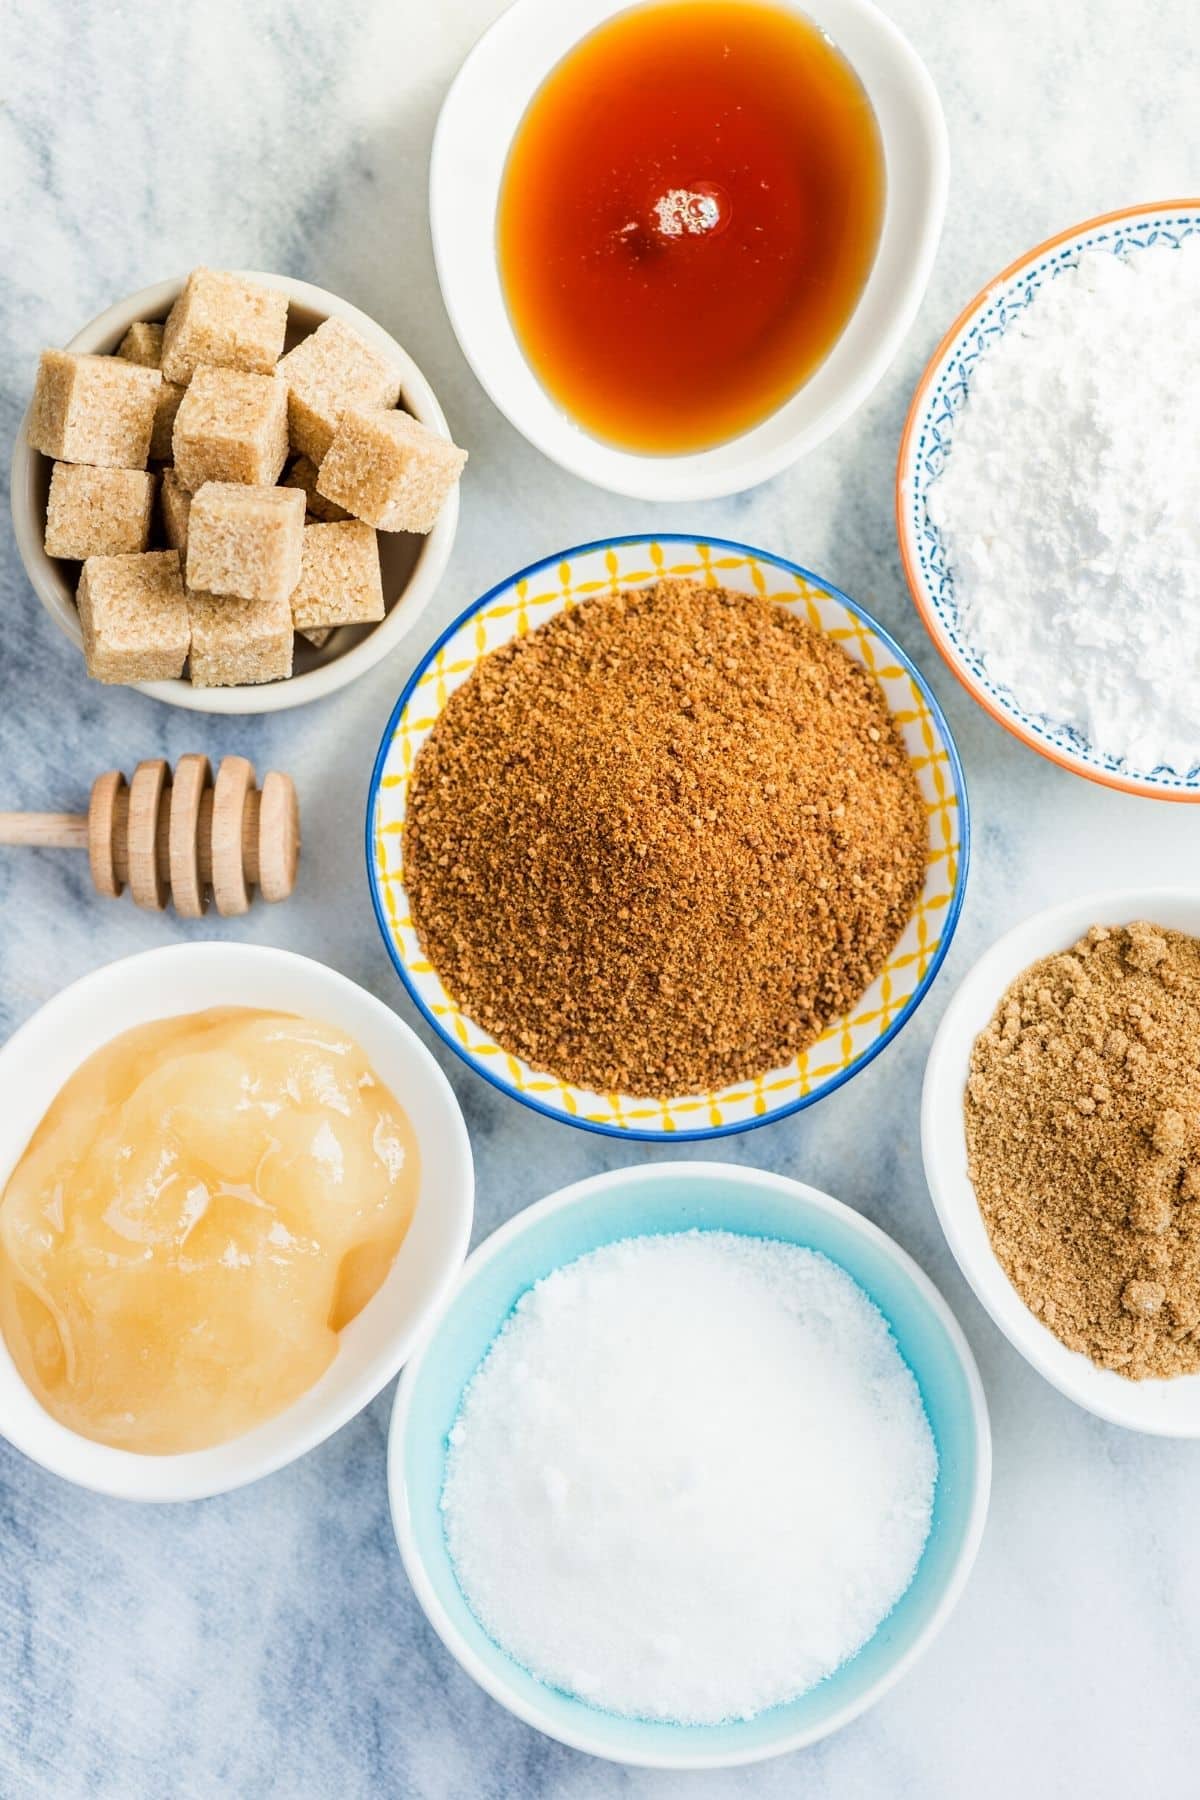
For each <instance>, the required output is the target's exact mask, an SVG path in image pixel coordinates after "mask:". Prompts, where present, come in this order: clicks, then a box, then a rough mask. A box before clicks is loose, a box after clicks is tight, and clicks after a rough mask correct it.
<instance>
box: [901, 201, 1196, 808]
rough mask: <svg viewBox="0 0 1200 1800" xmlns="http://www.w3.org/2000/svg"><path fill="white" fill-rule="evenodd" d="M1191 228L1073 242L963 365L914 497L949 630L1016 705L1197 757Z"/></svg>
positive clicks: (1125, 754) (1140, 747) (1139, 746)
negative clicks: (1053, 270) (923, 486)
mask: <svg viewBox="0 0 1200 1800" xmlns="http://www.w3.org/2000/svg"><path fill="white" fill-rule="evenodd" d="M1197 367H1200V236H1193V237H1191V238H1188V239H1185V240H1183V242H1182V243H1181V244H1180V246H1179V247H1178V248H1176V249H1169V248H1167V247H1165V246H1164V247H1157V246H1151V247H1148V248H1145V249H1140V250H1136V251H1134V252H1132V253H1129V254H1126V255H1123V256H1118V255H1113V254H1111V253H1107V252H1090V253H1088V254H1085V255H1084V256H1083V257H1082V258H1081V259H1080V262H1079V264H1078V266H1077V267H1076V268H1073V269H1069V270H1064V271H1063V272H1062V273H1061V274H1059V275H1058V276H1057V277H1055V278H1054V279H1053V280H1047V281H1046V283H1045V285H1044V287H1043V288H1042V290H1041V292H1040V293H1039V294H1038V295H1037V297H1036V298H1035V299H1034V300H1033V301H1032V302H1031V303H1030V305H1029V306H1028V307H1027V308H1026V310H1025V311H1024V312H1023V313H1022V314H1021V315H1020V316H1019V318H1018V319H1017V321H1015V322H1014V323H1012V324H1010V325H1009V327H1008V329H1007V330H1006V331H1005V332H1004V333H1003V335H1002V336H1001V337H1000V338H999V339H998V340H997V341H996V342H995V343H994V344H992V345H991V346H990V347H989V348H988V349H987V350H986V351H985V352H984V354H983V355H982V356H980V358H979V360H978V362H977V363H976V364H975V368H974V371H973V373H972V376H971V384H970V391H969V396H968V399H967V402H966V405H965V406H964V407H963V408H962V410H961V412H960V413H959V414H958V416H957V418H956V421H955V426H954V438H953V444H952V448H951V451H950V454H949V456H948V458H947V461H946V466H945V469H944V472H943V473H942V475H941V477H940V478H939V479H938V480H937V481H935V482H934V483H933V484H932V485H931V487H930V489H929V494H928V510H929V515H930V518H931V520H932V521H933V523H934V524H935V525H936V526H937V527H938V528H939V530H940V531H941V533H942V536H943V540H944V543H945V547H946V552H947V559H948V562H949V565H950V568H951V571H952V574H953V577H954V591H955V599H956V601H957V605H958V610H959V626H960V630H961V633H962V635H963V637H964V639H965V640H966V642H967V643H968V644H969V645H970V646H971V647H972V649H973V650H974V651H975V652H976V654H978V655H979V657H980V658H981V660H982V663H983V666H984V668H985V670H986V671H987V673H988V675H989V676H990V677H991V679H992V680H993V681H995V682H996V683H997V684H999V685H1001V686H1003V687H1006V688H1008V689H1009V691H1010V692H1011V694H1012V696H1013V698H1014V700H1015V701H1016V703H1017V705H1018V706H1019V707H1020V708H1021V710H1022V711H1024V712H1026V713H1030V714H1042V715H1045V716H1046V717H1047V718H1048V719H1050V720H1051V721H1053V722H1055V723H1058V724H1064V725H1069V726H1072V727H1074V729H1075V730H1077V731H1078V732H1080V733H1081V734H1082V735H1083V736H1085V737H1086V738H1087V739H1088V740H1089V742H1090V744H1091V745H1092V747H1093V748H1094V749H1096V750H1097V751H1100V752H1101V753H1104V754H1106V755H1108V756H1110V757H1112V758H1114V759H1117V760H1120V761H1124V763H1125V764H1126V766H1127V767H1129V768H1131V769H1138V770H1143V771H1150V770H1153V769H1155V768H1157V767H1161V766H1166V767H1167V768H1170V769H1172V770H1174V771H1175V772H1176V773H1178V774H1181V775H1182V774H1186V773H1187V772H1188V770H1189V769H1190V768H1192V767H1194V766H1195V765H1196V764H1197V762H1200V656H1197V654H1196V648H1195V646H1196V634H1197V628H1198V626H1200V386H1198V384H1197V381H1196V373H1195V371H1196V369H1197Z"/></svg>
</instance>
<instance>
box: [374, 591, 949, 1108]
mask: <svg viewBox="0 0 1200 1800" xmlns="http://www.w3.org/2000/svg"><path fill="white" fill-rule="evenodd" d="M927 842H928V826H927V822H926V816H925V808H924V804H923V801H922V798H921V793H920V789H919V787H918V785H917V778H916V775H915V774H914V772H913V768H912V765H911V763H910V761H909V759H908V755H907V753H906V751H905V747H904V744H903V742H902V740H901V738H900V735H899V733H898V730H897V728H896V725H895V723H894V721H893V719H892V717H891V714H890V713H889V711H888V708H887V704H886V702H885V700H884V697H883V695H882V693H881V691H880V689H879V687H878V685H877V684H876V682H875V681H874V679H873V678H872V676H871V675H870V674H869V673H868V672H867V670H865V669H864V668H863V667H862V665H861V664H859V663H856V662H854V661H852V660H851V658H850V657H849V656H847V655H846V653H845V652H844V651H843V650H842V649H841V648H840V647H839V646H838V645H837V644H836V643H834V642H833V641H832V639H830V638H829V637H826V636H825V635H824V634H823V633H822V632H820V631H818V630H816V629H814V628H812V627H810V626H809V625H807V624H806V623H804V622H803V621H802V620H800V619H797V618H795V617H794V616H793V615H792V614H791V613H790V612H789V611H788V609H787V608H786V607H783V606H779V605H775V604H773V603H771V602H770V601H767V600H760V599H758V598H756V597H754V596H751V595H746V594H739V593H732V592H729V591H727V590H725V589H722V588H716V587H713V588H707V587H702V586H699V585H696V584H692V583H688V582H684V581H664V582H661V583H659V584H658V586H657V587H654V588H642V589H636V590H631V591H629V592H625V593H618V594H611V595H605V596H597V597H596V598H595V599H591V600H588V601H586V602H585V603H584V604H582V605H578V606H575V607H572V608H570V609H569V610H566V611H563V612H561V613H559V614H557V615H556V616H555V617H554V618H552V619H551V620H550V621H549V622H548V623H546V624H544V625H542V626H540V627H539V628H538V629H537V630H535V631H531V632H529V633H528V634H527V635H526V636H524V637H521V638H516V639H514V640H513V641H512V642H511V643H509V644H506V645H505V646H504V647H503V648H501V649H499V650H496V651H494V652H493V653H492V654H491V655H489V656H486V657H484V659H483V660H482V661H481V662H480V663H479V665H478V666H477V667H476V669H475V670H474V672H473V673H472V674H471V675H470V676H469V677H468V679H467V680H466V681H465V682H463V684H462V685H461V686H460V687H459V688H457V689H456V690H455V692H454V693H453V694H451V696H450V698H449V700H448V702H447V704H446V706H445V708H444V710H443V712H442V713H441V715H440V717H439V718H438V721H437V724H436V725H435V727H434V729H433V732H432V733H431V735H430V736H429V738H428V739H427V741H426V743H425V744H424V746H423V748H422V750H421V752H420V755H419V757H418V759H417V762H416V766H415V769H414V773H413V779H412V784H411V787H410V790H409V796H408V807H407V824H406V831H405V837H404V881H405V887H406V890H407V893H408V897H409V900H410V902H411V906H412V914H413V919H414V922H415V924H416V927H417V931H418V933H419V935H420V939H421V944H422V948H423V951H424V953H425V955H426V956H427V957H428V959H429V961H430V962H431V963H432V964H433V966H434V968H435V969H436V970H437V972H438V974H439V975H440V976H441V978H442V980H443V982H444V983H445V985H446V988H447V990H448V991H449V993H450V994H451V995H452V996H453V998H454V1000H455V1002H456V1004H457V1005H458V1006H459V1007H460V1008H461V1010H462V1011H463V1012H464V1013H466V1014H467V1015H468V1016H469V1017H470V1018H471V1019H473V1020H475V1021H476V1023H477V1024H479V1025H481V1026H483V1028H484V1029H485V1030H486V1031H488V1032H490V1033H491V1034H492V1036H493V1037H495V1038H496V1039H497V1040H498V1041H499V1042H500V1043H501V1044H502V1045H503V1046H504V1048H505V1049H507V1050H510V1051H511V1052H512V1053H513V1054H515V1055H519V1056H522V1057H524V1058H525V1060H526V1061H527V1062H528V1063H530V1064H531V1065H532V1066H533V1067H534V1068H539V1069H546V1070H548V1071H549V1072H550V1073H551V1074H553V1075H555V1076H557V1077H558V1078H559V1079H560V1080H565V1081H572V1082H575V1083H577V1084H578V1085H580V1086H582V1087H586V1088H590V1089H593V1090H597V1091H600V1092H602V1093H607V1092H618V1093H627V1094H632V1095H653V1096H659V1097H661V1096H670V1095H678V1094H691V1093H703V1092H706V1091H708V1090H710V1089H714V1088H721V1087H724V1086H725V1085H727V1084H728V1083H730V1082H736V1081H742V1080H747V1079H751V1078H753V1077H755V1076H758V1075H762V1074H765V1073H766V1072H767V1071H769V1070H771V1069H774V1068H778V1067H780V1066H781V1065H783V1064H784V1063H786V1062H788V1060H789V1059H790V1058H791V1057H793V1056H795V1055H796V1054H797V1053H798V1052H800V1051H802V1050H803V1049H805V1048H806V1047H807V1046H808V1045H809V1044H811V1043H812V1042H813V1040H814V1039H815V1038H817V1037H818V1036H819V1035H820V1034H821V1032H822V1031H824V1030H825V1029H826V1027H827V1026H829V1025H830V1024H831V1023H832V1021H834V1020H836V1019H839V1018H841V1017H843V1016H844V1015H845V1014H846V1013H847V1012H849V1011H850V1010H851V1008H852V1007H853V1006H854V1004H855V1002H856V1001H857V1000H858V999H859V997H860V996H861V995H862V993H863V992H864V991H865V989H866V988H868V987H869V986H870V984H871V982H872V981H873V980H874V979H875V977H876V976H877V975H878V974H879V972H880V970H881V969H882V968H883V966H884V964H885V962H886V961H887V958H888V956H889V954H890V953H891V951H892V949H893V947H894V945H895V944H896V942H897V940H898V938H899V937H900V936H901V934H902V932H903V931H904V929H905V927H906V925H907V924H908V922H909V920H910V919H911V917H912V914H913V909H914V907H915V905H916V902H917V897H918V895H919V894H920V892H921V888H922V886H923V884H924V879H925V865H926V854H927Z"/></svg>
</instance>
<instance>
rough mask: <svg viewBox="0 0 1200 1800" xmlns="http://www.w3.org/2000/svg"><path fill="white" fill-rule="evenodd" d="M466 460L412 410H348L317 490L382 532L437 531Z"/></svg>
mask: <svg viewBox="0 0 1200 1800" xmlns="http://www.w3.org/2000/svg"><path fill="white" fill-rule="evenodd" d="M466 460H467V453H466V451H465V450H459V449H457V448H456V446H455V445H454V444H452V443H451V442H450V441H449V439H448V438H444V437H439V436H438V435H437V433H436V432H433V431H429V430H428V429H427V428H426V427H425V426H424V425H421V424H419V423H418V422H417V420H416V419H414V418H411V417H410V416H409V414H408V413H405V412H361V411H352V412H344V413H343V414H342V417H341V421H340V423H339V425H338V428H337V431H336V432H335V433H334V439H333V442H332V444H331V445H330V446H329V451H328V453H327V455H326V456H325V459H324V461H323V462H322V464H321V467H320V470H319V471H318V474H317V490H318V492H319V493H322V494H324V496H325V498H326V499H327V500H336V502H337V504H338V505H339V506H344V507H345V508H346V511H347V512H349V513H353V514H354V517H355V518H356V519H365V520H366V521H367V523H368V524H369V525H375V526H377V527H378V529H379V530H380V531H432V530H433V527H434V525H435V524H436V522H437V516H438V514H439V512H440V511H441V510H442V505H443V502H444V501H445V499H446V496H447V495H448V494H449V492H450V490H451V489H452V488H453V487H454V485H455V483H456V482H457V480H458V478H459V475H460V474H461V473H462V467H463V464H464V463H465V462H466Z"/></svg>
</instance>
